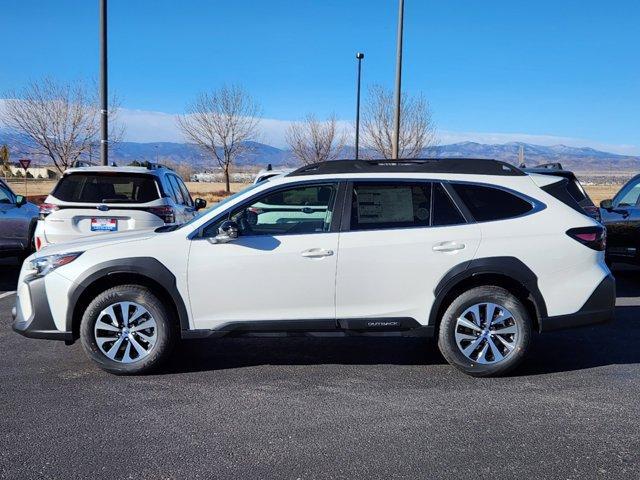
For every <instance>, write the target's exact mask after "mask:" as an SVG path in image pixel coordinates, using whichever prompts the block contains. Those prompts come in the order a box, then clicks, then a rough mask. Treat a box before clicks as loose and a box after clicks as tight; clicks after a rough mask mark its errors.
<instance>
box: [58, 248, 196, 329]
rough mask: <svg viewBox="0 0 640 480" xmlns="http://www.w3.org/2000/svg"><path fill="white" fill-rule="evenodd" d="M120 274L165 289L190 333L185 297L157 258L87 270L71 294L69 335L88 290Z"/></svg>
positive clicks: (182, 325) (132, 259)
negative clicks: (75, 313) (108, 277)
mask: <svg viewBox="0 0 640 480" xmlns="http://www.w3.org/2000/svg"><path fill="white" fill-rule="evenodd" d="M121 273H128V274H135V275H139V276H143V277H147V278H148V279H150V280H152V281H153V282H155V283H157V284H159V285H160V286H161V287H162V288H164V289H165V290H166V291H167V292H168V293H169V295H170V297H171V300H172V301H173V303H174V305H175V307H176V310H177V312H178V320H179V321H180V329H181V330H188V329H189V315H188V314H187V308H186V306H185V303H184V300H183V299H182V295H180V292H179V291H178V286H177V283H176V277H175V275H174V274H173V273H171V271H170V270H169V269H168V268H167V267H166V266H165V265H164V264H162V263H161V262H160V261H159V260H158V259H156V258H153V257H130V258H119V259H117V260H109V261H107V262H102V263H98V264H97V265H94V266H93V267H91V268H89V269H87V270H85V271H84V272H83V273H82V275H80V276H79V277H78V278H77V279H76V281H75V282H74V283H75V284H74V287H73V288H72V289H71V290H70V291H69V303H68V307H67V318H66V325H67V331H73V330H72V328H73V316H74V311H75V308H76V305H77V302H78V299H79V298H80V297H81V296H82V294H83V293H84V292H85V291H86V290H87V288H89V287H90V286H91V285H92V284H93V283H94V282H95V281H97V280H99V279H101V278H102V277H105V276H109V275H114V274H121Z"/></svg>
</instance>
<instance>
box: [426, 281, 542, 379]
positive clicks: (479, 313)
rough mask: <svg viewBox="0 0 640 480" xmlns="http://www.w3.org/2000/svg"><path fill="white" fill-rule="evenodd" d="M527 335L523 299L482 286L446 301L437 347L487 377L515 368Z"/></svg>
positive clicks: (464, 368)
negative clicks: (446, 305) (449, 302)
mask: <svg viewBox="0 0 640 480" xmlns="http://www.w3.org/2000/svg"><path fill="white" fill-rule="evenodd" d="M530 339H531V319H530V318H529V313H528V311H527V309H526V308H525V306H524V305H523V304H522V302H521V301H520V300H518V298H517V297H516V296H514V295H513V294H511V293H510V292H509V291H507V290H505V289H504V288H501V287H497V286H481V287H475V288H472V289H470V290H468V291H466V292H464V293H463V294H461V295H460V296H459V297H457V298H456V299H455V300H454V301H453V302H452V303H451V304H450V305H449V307H448V308H447V310H446V311H445V313H444V315H443V317H442V321H441V323H440V330H439V335H438V347H439V348H440V351H441V353H442V355H443V356H444V357H445V359H446V360H447V361H448V362H449V363H450V364H451V365H453V366H455V367H456V368H458V369H459V370H462V371H463V372H464V373H467V374H469V375H473V376H477V377H488V376H496V375H503V374H505V373H507V372H509V371H510V370H512V369H513V368H515V367H516V366H517V365H518V364H519V363H520V362H521V361H522V359H523V358H524V356H525V354H526V352H527V349H528V347H529V342H530Z"/></svg>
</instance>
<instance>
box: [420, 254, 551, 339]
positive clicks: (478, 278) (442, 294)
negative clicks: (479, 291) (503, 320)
mask: <svg viewBox="0 0 640 480" xmlns="http://www.w3.org/2000/svg"><path fill="white" fill-rule="evenodd" d="M482 285H495V286H498V287H502V288H504V289H505V290H508V291H509V292H511V293H512V294H514V295H515V296H516V297H517V298H518V299H519V300H520V301H521V302H522V303H523V304H524V306H525V307H526V308H527V310H528V311H529V314H530V315H531V318H532V320H533V325H532V327H533V328H535V329H537V330H540V325H541V320H542V319H543V318H545V317H546V316H547V307H546V304H545V301H544V298H543V297H542V294H541V293H540V290H539V288H538V277H537V276H536V275H535V273H534V272H533V271H532V270H531V269H530V268H529V267H527V266H526V265H525V264H524V263H523V262H522V261H521V260H519V259H517V258H515V257H489V258H481V259H475V260H471V261H469V262H465V263H462V264H459V265H456V266H455V267H453V268H452V269H450V270H449V271H448V272H447V273H446V274H445V275H444V277H443V278H442V279H441V280H440V282H439V283H438V285H437V286H436V288H435V289H434V298H435V300H434V302H433V305H432V307H431V311H430V314H429V325H434V326H435V328H436V331H437V329H438V327H439V324H440V320H441V319H442V315H443V314H444V312H445V310H446V309H447V307H448V306H449V305H450V304H451V302H452V301H453V300H454V299H455V298H456V297H457V296H458V295H460V294H461V293H462V292H464V291H466V290H469V289H470V288H473V287H478V286H482Z"/></svg>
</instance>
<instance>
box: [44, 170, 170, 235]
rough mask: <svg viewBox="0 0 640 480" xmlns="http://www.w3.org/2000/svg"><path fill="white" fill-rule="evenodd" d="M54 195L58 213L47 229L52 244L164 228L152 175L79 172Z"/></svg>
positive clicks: (49, 218)
mask: <svg viewBox="0 0 640 480" xmlns="http://www.w3.org/2000/svg"><path fill="white" fill-rule="evenodd" d="M51 195H52V196H53V197H55V198H56V199H57V202H56V207H57V209H56V210H54V211H53V213H51V214H49V215H48V216H47V217H46V218H45V229H44V231H45V236H46V239H47V241H48V242H51V243H58V242H61V241H66V240H71V239H74V238H77V237H79V236H84V235H95V234H108V233H113V232H122V231H129V230H140V229H150V228H156V227H158V226H161V225H164V221H163V219H162V218H161V217H160V216H158V215H157V214H156V213H154V208H156V207H158V206H159V205H160V204H161V203H162V202H161V199H160V192H159V189H158V185H157V183H156V180H155V177H154V176H153V175H147V174H138V173H124V172H113V173H111V172H77V173H72V174H69V175H65V176H64V177H62V178H61V179H60V181H59V182H58V184H57V185H56V188H55V189H54V191H53V192H52V194H51Z"/></svg>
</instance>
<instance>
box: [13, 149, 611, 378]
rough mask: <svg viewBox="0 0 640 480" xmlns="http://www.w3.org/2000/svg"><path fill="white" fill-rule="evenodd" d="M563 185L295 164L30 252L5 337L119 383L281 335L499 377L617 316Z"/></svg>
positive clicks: (456, 171) (387, 165)
mask: <svg viewBox="0 0 640 480" xmlns="http://www.w3.org/2000/svg"><path fill="white" fill-rule="evenodd" d="M563 182H564V181H563V180H562V179H561V178H557V177H549V176H541V175H540V176H539V175H527V174H524V173H523V172H522V171H521V170H519V169H517V168H515V167H513V166H511V165H509V164H506V163H503V162H498V161H493V160H463V159H436V160H422V161H395V162H391V161H349V160H345V161H333V162H326V163H320V164H316V165H311V166H306V167H303V168H300V169H298V170H296V171H294V172H292V173H290V174H288V175H287V176H284V177H279V178H275V179H272V180H270V181H268V182H262V183H259V184H256V185H252V186H251V187H249V188H247V189H246V190H244V191H242V192H240V193H238V194H236V195H234V196H232V197H230V198H228V199H227V200H225V201H224V202H222V203H220V204H218V205H216V206H214V207H213V208H212V209H211V210H209V211H207V212H204V213H203V214H201V215H199V216H198V217H196V218H195V219H193V220H192V221H191V222H188V223H186V224H184V225H181V226H177V227H161V228H159V229H157V230H156V231H147V232H141V233H129V234H126V233H121V234H114V235H110V236H104V237H101V238H94V239H89V240H86V241H79V242H73V243H68V244H64V245H59V246H55V245H54V246H51V247H47V248H45V249H43V250H42V251H41V252H37V253H36V254H34V255H32V256H31V257H29V258H28V259H27V260H26V261H25V263H24V265H23V267H22V271H21V273H20V279H19V284H18V296H17V305H16V309H15V311H14V317H15V320H14V324H13V328H14V329H15V330H16V331H17V332H19V333H21V334H23V335H25V336H28V337H34V338H49V339H60V340H65V341H66V342H67V343H73V342H74V341H75V340H77V339H80V340H81V342H82V345H83V347H84V350H85V351H86V353H87V355H88V356H89V357H90V358H91V359H93V360H94V361H95V362H96V363H97V364H98V365H99V366H100V367H102V368H103V369H105V370H107V371H110V372H113V373H119V374H131V373H141V372H146V371H149V370H150V369H152V368H155V367H157V366H158V365H160V364H161V362H162V361H164V360H165V359H166V358H167V356H168V355H169V352H170V350H171V347H172V344H173V343H174V342H175V341H176V340H177V339H180V338H182V339H189V338H202V337H221V336H225V335H251V334H261V335H264V334H265V333H268V334H270V335H287V334H290V333H292V332H295V334H300V333H307V334H311V335H315V336H319V335H327V336H336V335H345V336H346V335H372V336H381V335H383V336H384V335H388V336H394V335H395V336H426V337H431V336H436V337H437V339H438V345H439V348H440V351H441V352H442V354H443V355H444V357H445V358H446V359H447V360H448V361H449V362H450V363H451V364H452V365H455V366H456V367H457V368H459V369H460V370H462V371H464V372H466V373H468V374H471V375H476V376H489V375H499V374H503V373H505V372H507V371H509V370H511V369H512V368H514V367H515V366H516V365H518V364H519V363H520V362H521V360H522V359H523V357H524V356H525V354H526V352H527V350H528V348H529V344H530V339H531V336H532V332H534V331H538V332H547V331H550V330H556V329H560V328H567V327H576V326H580V325H587V324H592V323H599V322H604V321H607V320H610V319H611V318H612V316H613V311H614V302H615V282H614V279H613V277H612V275H611V272H610V271H609V269H608V268H607V266H606V264H605V262H604V252H603V251H604V247H605V245H604V243H605V230H604V228H603V227H602V225H600V224H599V223H597V222H596V221H595V220H593V219H591V218H589V217H587V216H586V215H584V214H583V213H582V211H581V210H580V207H579V206H578V205H573V204H572V203H571V200H570V199H571V197H570V196H569V195H567V194H566V191H563V186H564V183H563ZM247 291H249V292H251V295H250V296H247V295H246V292H247Z"/></svg>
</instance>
